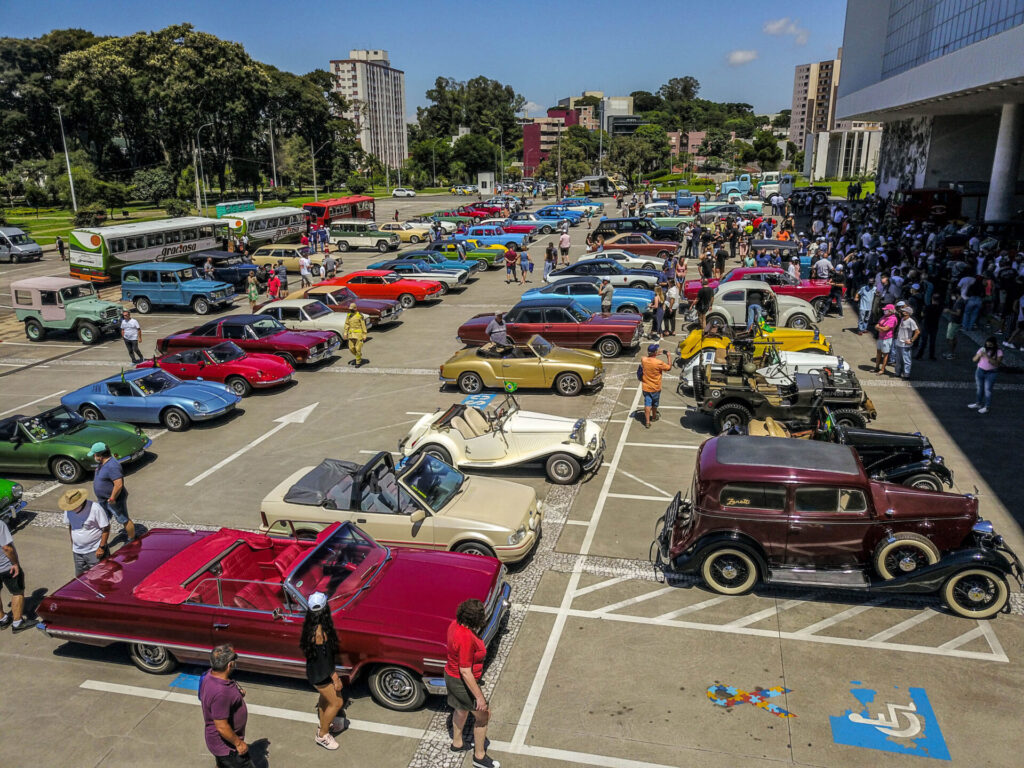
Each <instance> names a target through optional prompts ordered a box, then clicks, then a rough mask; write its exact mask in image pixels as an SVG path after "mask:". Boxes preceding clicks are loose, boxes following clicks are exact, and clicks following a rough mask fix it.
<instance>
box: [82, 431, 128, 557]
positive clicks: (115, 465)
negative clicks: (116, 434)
mask: <svg viewBox="0 0 1024 768" xmlns="http://www.w3.org/2000/svg"><path fill="white" fill-rule="evenodd" d="M88 456H89V458H90V459H92V458H95V459H96V461H97V463H98V464H99V466H98V467H96V474H95V475H94V477H93V481H92V492H93V493H94V494H95V495H96V501H97V502H99V505H100V506H101V507H103V511H104V512H106V513H107V517H108V518H112V519H114V520H117V522H119V523H120V524H121V527H122V528H124V535H125V537H126V539H127V541H125V543H126V544H131V543H132V542H133V541H135V523H133V522H132V519H131V518H130V517H129V516H128V489H127V488H126V487H125V485H124V471H123V470H122V469H121V462H120V461H118V460H117V459H115V458H114V457H113V456H112V455H111V454H110V449H109V448H108V447H107V445H106V443H93V444H92V447H91V448H90V449H89V454H88Z"/></svg>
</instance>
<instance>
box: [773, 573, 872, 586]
mask: <svg viewBox="0 0 1024 768" xmlns="http://www.w3.org/2000/svg"><path fill="white" fill-rule="evenodd" d="M768 581H769V582H771V583H772V584H797V585H801V586H815V587H836V588H839V589H867V588H868V586H869V585H868V580H867V578H866V577H865V576H864V571H862V570H855V571H840V570H834V571H829V570H821V571H819V570H813V569H807V568H776V569H773V570H772V572H771V576H770V578H769V579H768Z"/></svg>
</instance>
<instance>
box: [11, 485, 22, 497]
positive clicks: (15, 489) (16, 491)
mask: <svg viewBox="0 0 1024 768" xmlns="http://www.w3.org/2000/svg"><path fill="white" fill-rule="evenodd" d="M24 492H25V489H24V488H22V487H21V483H15V484H14V485H12V486H11V496H12V497H13V498H15V499H20V498H21V494H22V493H24Z"/></svg>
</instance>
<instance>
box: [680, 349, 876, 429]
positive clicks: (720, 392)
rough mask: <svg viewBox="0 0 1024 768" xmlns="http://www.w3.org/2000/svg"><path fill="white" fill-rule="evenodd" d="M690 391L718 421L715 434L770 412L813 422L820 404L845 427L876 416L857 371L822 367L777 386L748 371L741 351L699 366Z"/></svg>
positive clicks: (780, 418) (775, 416) (791, 420)
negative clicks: (719, 364)
mask: <svg viewBox="0 0 1024 768" xmlns="http://www.w3.org/2000/svg"><path fill="white" fill-rule="evenodd" d="M684 386H685V384H684V382H683V381H680V382H679V385H678V387H677V391H679V392H680V393H682V392H683V388H684ZM690 391H691V392H692V395H691V396H692V397H693V399H694V400H696V402H697V410H698V411H699V412H701V413H707V414H710V415H711V416H712V418H713V419H714V426H715V431H716V432H724V431H726V430H729V429H732V428H734V427H743V426H746V425H747V424H749V423H750V420H751V419H753V418H754V417H757V418H759V419H763V418H765V417H768V416H771V417H772V418H773V419H775V420H776V421H781V422H784V423H788V424H792V425H803V424H808V423H812V422H813V421H814V419H815V418H816V417H817V414H818V410H819V408H820V407H821V406H822V405H826V406H828V407H829V408H830V409H831V410H832V418H833V420H834V421H835V423H836V424H842V425H844V426H851V427H864V426H866V425H867V423H868V420H869V419H874V418H877V417H878V412H877V411H876V410H875V406H874V403H872V402H871V398H869V397H868V396H867V394H865V392H864V388H863V387H862V386H861V383H860V381H858V380H857V376H856V374H854V373H853V371H849V370H848V371H833V370H831V369H829V368H822V369H820V370H818V371H816V372H813V373H795V374H793V376H792V378H791V379H790V380H788V381H786V382H785V383H781V384H773V383H771V382H769V381H767V380H766V379H765V378H764V377H763V376H761V375H759V374H758V373H757V372H756V371H755V372H754V373H748V372H747V369H745V368H744V366H743V357H742V355H730V356H729V358H728V360H727V361H726V365H725V366H724V367H721V368H718V369H716V367H715V366H712V365H710V364H709V365H703V366H698V367H697V368H695V369H694V371H693V381H692V383H691V387H690Z"/></svg>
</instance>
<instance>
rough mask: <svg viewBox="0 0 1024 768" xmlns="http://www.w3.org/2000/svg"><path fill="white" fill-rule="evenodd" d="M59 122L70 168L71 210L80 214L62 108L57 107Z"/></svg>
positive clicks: (65, 154) (65, 159)
mask: <svg viewBox="0 0 1024 768" xmlns="http://www.w3.org/2000/svg"><path fill="white" fill-rule="evenodd" d="M57 121H58V122H59V123H60V140H61V141H62V142H64V162H65V163H67V166H68V184H69V185H71V209H72V210H73V211H74V212H75V213H78V201H77V200H75V180H74V179H73V178H72V176H71V156H70V155H69V154H68V140H67V139H66V138H65V136H64V118H63V117H61V114H60V107H57Z"/></svg>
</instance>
